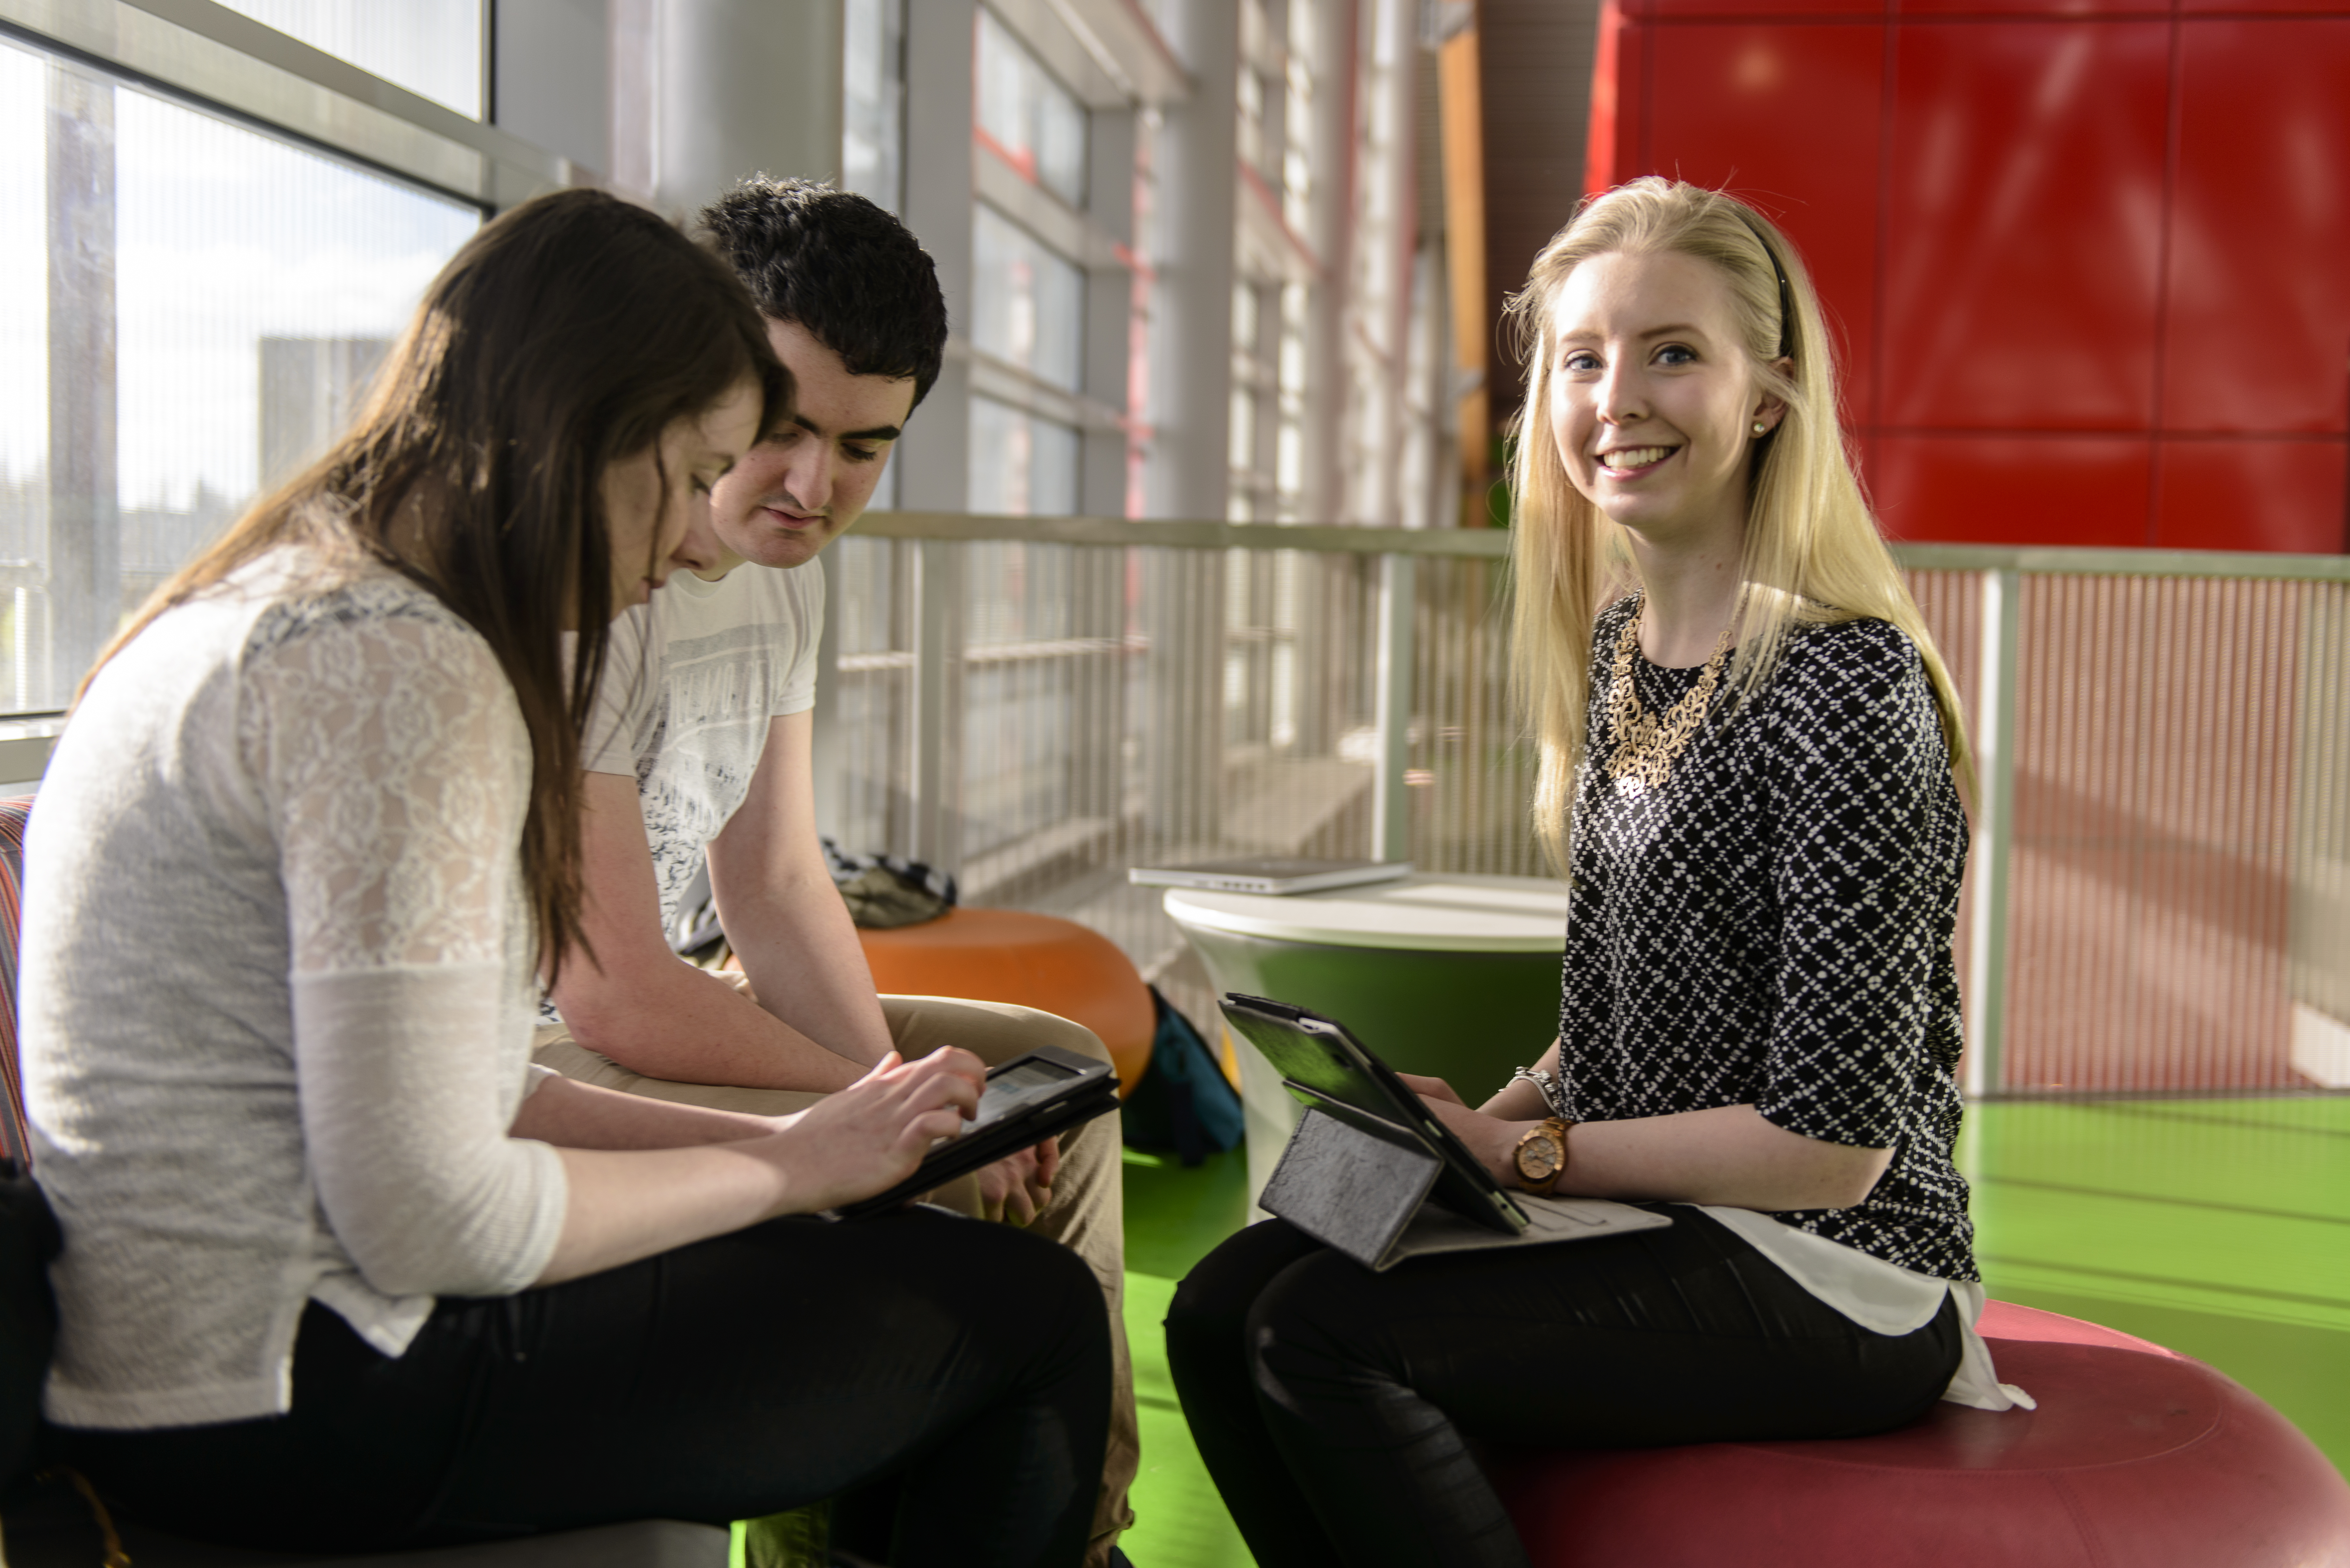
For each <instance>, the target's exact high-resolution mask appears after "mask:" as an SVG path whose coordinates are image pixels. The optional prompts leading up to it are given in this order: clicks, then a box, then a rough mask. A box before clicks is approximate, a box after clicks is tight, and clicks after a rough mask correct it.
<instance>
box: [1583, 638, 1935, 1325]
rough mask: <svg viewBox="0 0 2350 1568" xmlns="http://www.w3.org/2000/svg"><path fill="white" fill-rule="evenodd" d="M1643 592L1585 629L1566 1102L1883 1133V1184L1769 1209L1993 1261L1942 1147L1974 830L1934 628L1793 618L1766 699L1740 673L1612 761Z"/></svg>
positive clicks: (1924, 1257)
mask: <svg viewBox="0 0 2350 1568" xmlns="http://www.w3.org/2000/svg"><path fill="white" fill-rule="evenodd" d="M1634 602H1635V601H1634V600H1632V599H1630V598H1626V599H1622V600H1619V601H1618V602H1617V603H1616V604H1614V605H1611V606H1610V607H1608V608H1607V610H1605V611H1604V612H1602V613H1601V615H1600V617H1599V621H1598V625H1597V627H1596V628H1595V632H1594V636H1593V654H1592V683H1591V685H1592V690H1591V708H1590V721H1589V722H1590V730H1589V734H1590V738H1591V743H1590V747H1589V750H1588V752H1587V753H1586V760H1585V763H1584V765H1583V770H1582V774H1581V776H1580V777H1579V778H1578V779H1577V781H1576V794H1575V845H1574V857H1573V858H1574V873H1575V878H1574V892H1573V896H1572V898H1571V900H1570V902H1569V906H1568V908H1569V913H1568V917H1567V936H1566V962H1565V993H1564V996H1563V999H1562V1002H1561V1004H1560V1016H1559V1027H1560V1039H1561V1040H1562V1042H1563V1044H1562V1047H1561V1051H1560V1064H1561V1073H1560V1077H1561V1079H1562V1082H1563V1086H1564V1088H1565V1094H1566V1098H1567V1109H1568V1114H1569V1115H1570V1116H1574V1117H1575V1118H1576V1119H1579V1120H1592V1121H1615V1120H1621V1119H1624V1118H1627V1117H1632V1116H1661V1115H1666V1114H1669V1113H1672V1112H1677V1111H1694V1110H1704V1109H1708V1108H1711V1107H1712V1106H1732V1105H1747V1104H1752V1105H1753V1106H1755V1107H1756V1108H1757V1109H1758V1110H1760V1111H1761V1113H1762V1114H1763V1116H1764V1117H1765V1118H1767V1119H1768V1120H1770V1121H1771V1122H1772V1123H1773V1124H1774V1125H1776V1126H1778V1127H1784V1128H1786V1129H1787V1130H1788V1131H1790V1132H1794V1133H1800V1134H1802V1135H1804V1137H1814V1138H1820V1139H1823V1140H1825V1141H1827V1142H1830V1143H1841V1144H1849V1145H1855V1146H1857V1147H1867V1148H1887V1147H1889V1148H1891V1149H1892V1150H1893V1151H1894V1153H1893V1161H1892V1164H1891V1166H1890V1167H1889V1168H1887V1171H1886V1173H1885V1175H1884V1178H1883V1179H1881V1180H1879V1181H1878V1182H1877V1188H1876V1189H1875V1190H1874V1191H1873V1192H1872V1193H1870V1195H1869V1198H1868V1200H1867V1201H1866V1202H1865V1203H1862V1204H1860V1205H1858V1206H1857V1207H1856V1208H1851V1209H1841V1210H1805V1211H1802V1212H1795V1213H1784V1214H1773V1215H1772V1216H1771V1218H1772V1219H1773V1220H1779V1221H1780V1222H1782V1223H1783V1224H1787V1225H1792V1226H1794V1227H1796V1228H1797V1229H1800V1230H1804V1231H1811V1232H1813V1233H1814V1234H1816V1235H1819V1236H1822V1237H1825V1238H1826V1239H1827V1240H1829V1241H1837V1242H1841V1243H1843V1244H1844V1245H1846V1246H1848V1247H1852V1248H1855V1249H1856V1250H1858V1251H1862V1252H1866V1253H1867V1254H1868V1255H1870V1256H1871V1257H1875V1258H1880V1259H1882V1260H1884V1261H1885V1262H1889V1263H1893V1264H1896V1265H1898V1266H1899V1267H1901V1268H1905V1269H1914V1270H1916V1271H1918V1272H1921V1273H1926V1274H1930V1275H1933V1276H1935V1277H1936V1278H1939V1279H1948V1280H1972V1279H1975V1278H1977V1277H1978V1276H1977V1274H1976V1272H1975V1264H1974V1253H1973V1247H1972V1241H1973V1233H1974V1231H1973V1226H1972V1225H1971V1224H1970V1222H1969V1220H1968V1219H1967V1184H1966V1179H1965V1178H1963V1177H1961V1176H1960V1174H1959V1172H1958V1170H1957V1168H1956V1167H1954V1166H1953V1165H1952V1164H1951V1159H1950V1151H1951V1146H1952V1145H1953V1143H1954V1142H1955V1141H1956V1140H1957V1137H1958V1131H1959V1094H1958V1087H1957V1085H1956V1084H1955V1083H1954V1082H1953V1080H1952V1076H1951V1075H1952V1073H1953V1071H1954V1070H1955V1069H1956V1067H1957V1065H1958V1061H1959V1047H1960V1032H1959V988H1958V976H1957V973H1956V971H1955V968H1954V966H1953V963H1952V960H1951V955H1950V932H1951V928H1952V925H1953V923H1954V922H1955V921H1956V919H1957V918H1958V905H1959V878H1960V874H1961V872H1962V871H1963V870H1964V869H1965V865H1966V848H1967V828H1966V819H1965V815H1964V813H1963V812H1962V810H1961V809H1960V804H1959V795H1958V790H1957V788H1956V786H1955V785H1954V784H1952V782H1951V778H1950V758H1949V753H1948V751H1947V749H1946V747H1945V746H1944V743H1943V741H1942V735H1941V731H1940V729H1939V725H1938V723H1937V722H1936V717H1935V710H1934V701H1933V693H1932V688H1931V686H1930V685H1929V682H1928V680H1927V679H1926V671H1925V666H1924V664H1923V662H1922V661H1921V660H1920V659H1918V651H1917V649H1915V648H1914V647H1913V646H1912V645H1911V644H1910V642H1909V639H1908V638H1906V637H1904V636H1903V635H1902V634H1901V633H1900V632H1899V631H1898V630H1897V629H1895V628H1893V627H1891V626H1889V625H1887V624H1886V623H1885V622H1883V621H1878V620H1856V621H1847V622H1845V623H1843V624H1841V625H1836V626H1814V627H1799V628H1795V629H1794V630H1793V631H1792V632H1791V633H1790V634H1789V637H1788V639H1787V643H1786V649H1785V652H1784V655H1783V658H1782V659H1781V662H1780V665H1779V668H1778V670H1776V671H1775V672H1774V673H1773V676H1772V678H1771V680H1770V682H1769V684H1768V685H1767V686H1765V687H1764V689H1763V691H1762V692H1761V693H1760V694H1759V696H1757V697H1756V698H1754V699H1752V701H1748V702H1747V703H1745V704H1744V705H1743V706H1742V707H1741V708H1738V709H1735V710H1733V709H1732V707H1731V697H1732V693H1731V689H1730V688H1729V686H1728V685H1727V683H1725V684H1724V686H1723V688H1722V690H1721V691H1719V692H1718V693H1717V694H1716V695H1715V697H1714V700H1713V706H1712V711H1711V714H1710V716H1709V720H1708V722H1707V725H1706V727H1705V728H1704V729H1703V730H1702V731H1700V733H1699V734H1698V735H1697V736H1696V737H1695V738H1694V739H1692V740H1691V741H1690V743H1689V745H1688V747H1687V748H1686V749H1685V750H1684V751H1683V752H1682V753H1681V754H1680V756H1679V759H1678V760H1677V761H1676V762H1675V763H1674V765H1673V772H1672V777H1671V778H1670V779H1669V781H1668V782H1667V783H1666V784H1664V786H1663V787H1662V788H1659V789H1654V790H1650V789H1647V788H1645V787H1644V786H1642V785H1641V784H1639V783H1638V781H1637V780H1631V779H1627V780H1623V781H1620V782H1619V781H1616V780H1611V779H1609V778H1608V777H1607V769H1606V766H1605V760H1606V758H1607V755H1608V753H1609V752H1610V750H1611V749H1612V748H1613V746H1614V744H1615V735H1614V733H1613V732H1612V731H1611V729H1610V727H1609V724H1608V720H1607V700H1608V692H1609V689H1610V680H1611V670H1612V666H1613V663H1614V655H1615V651H1616V646H1617V638H1618V636H1619V635H1620V634H1621V632H1622V629H1623V626H1624V620H1625V618H1626V617H1627V615H1628V614H1629V613H1630V612H1631V609H1632V607H1633V604H1634ZM1632 668H1633V677H1632V678H1633V680H1635V681H1636V682H1637V683H1638V693H1639V698H1640V701H1641V704H1642V706H1644V707H1645V708H1647V709H1648V711H1650V712H1662V711H1665V710H1666V709H1668V708H1669V707H1670V706H1671V705H1672V704H1673V703H1674V702H1675V701H1679V699H1680V697H1681V696H1682V694H1683V693H1685V692H1686V691H1689V690H1690V688H1691V687H1692V686H1694V685H1695V684H1696V683H1697V678H1698V671H1697V670H1665V669H1661V668H1659V667H1658V666H1656V665H1653V664H1650V663H1649V662H1648V660H1647V659H1642V658H1638V657H1636V658H1635V659H1633V661H1632ZM1725 715H1727V717H1725Z"/></svg>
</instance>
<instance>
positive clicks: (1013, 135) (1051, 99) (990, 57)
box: [978, 8, 1086, 207]
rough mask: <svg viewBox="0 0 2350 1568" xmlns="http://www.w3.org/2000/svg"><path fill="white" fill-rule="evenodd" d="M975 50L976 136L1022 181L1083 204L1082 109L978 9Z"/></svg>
mask: <svg viewBox="0 0 2350 1568" xmlns="http://www.w3.org/2000/svg"><path fill="white" fill-rule="evenodd" d="M978 49H979V69H978V78H979V79H978V88H979V106H978V107H979V115H978V118H979V131H980V134H981V135H982V136H983V137H984V138H985V139H987V140H989V141H992V142H993V143H994V151H996V152H997V153H998V154H999V155H1000V156H1001V157H1002V158H1003V160H1004V161H1006V162H1008V163H1010V164H1011V165H1012V166H1013V167H1014V168H1015V169H1017V170H1019V171H1020V172H1021V173H1022V174H1024V175H1025V176H1026V177H1027V178H1028V179H1030V180H1032V181H1034V182H1036V183H1037V184H1039V185H1042V186H1043V187H1044V188H1045V190H1047V191H1050V192H1053V194H1055V196H1058V197H1059V198H1060V199H1061V200H1062V201H1064V202H1067V203H1069V205H1071V206H1072V207H1081V206H1083V205H1085V200H1086V110H1085V106H1084V105H1083V104H1081V103H1079V102H1078V101H1077V99H1076V95H1075V94H1073V93H1071V92H1070V91H1069V89H1068V88H1065V87H1063V86H1062V85H1061V84H1060V83H1059V82H1058V81H1055V79H1054V78H1053V76H1052V74H1051V73H1050V72H1048V71H1046V70H1045V67H1043V66H1042V65H1040V64H1039V63H1037V59H1036V57H1035V56H1034V55H1032V54H1030V53H1029V52H1028V50H1027V49H1026V48H1025V47H1023V46H1022V45H1021V43H1020V41H1019V40H1018V39H1017V38H1015V37H1014V36H1012V34H1011V32H1010V30H1009V29H1007V28H1006V27H1005V26H1003V23H1001V22H999V21H997V20H996V19H995V14H994V13H993V12H992V11H989V10H986V9H985V8H982V9H981V11H980V13H979V44H978Z"/></svg>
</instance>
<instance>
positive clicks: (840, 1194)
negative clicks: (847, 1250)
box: [774, 1046, 987, 1214]
mask: <svg viewBox="0 0 2350 1568" xmlns="http://www.w3.org/2000/svg"><path fill="white" fill-rule="evenodd" d="M986 1077H987V1069H986V1068H985V1067H984V1066H983V1065H982V1064H981V1063H980V1060H979V1058H978V1057H976V1056H974V1055H972V1054H971V1053H970V1052H968V1051H962V1050H958V1049H956V1048H955V1047H953V1046H944V1047H941V1049H939V1050H936V1051H933V1052H931V1054H929V1055H927V1056H923V1057H921V1058H920V1060H917V1061H913V1062H907V1061H903V1060H901V1059H900V1058H899V1056H898V1054H897V1053H895V1052H891V1053H890V1054H888V1055H886V1056H884V1057H882V1058H881V1060H880V1061H879V1062H878V1063H876V1064H874V1067H873V1070H872V1071H871V1072H869V1073H868V1074H866V1075H865V1076H863V1077H862V1078H859V1079H858V1080H857V1082H855V1083H854V1084H851V1085H849V1086H848V1087H847V1088H845V1089H842V1090H841V1091H839V1092H838V1093H837V1094H832V1095H827V1096H825V1097H824V1098H823V1099H821V1100H819V1101H817V1102H816V1104H815V1105H813V1106H809V1107H808V1108H807V1109H806V1110H804V1111H801V1112H799V1113H797V1114H796V1115H795V1116H787V1117H785V1118H783V1125H782V1126H781V1127H780V1128H779V1130H778V1131H777V1133H776V1135H775V1143H774V1148H775V1159H776V1163H777V1164H778V1166H780V1167H781V1168H782V1169H783V1171H784V1173H785V1181H786V1198H785V1203H784V1205H783V1207H782V1208H781V1209H780V1210H778V1211H779V1212H783V1213H798V1214H811V1213H815V1212H816V1211H818V1210H825V1209H832V1208H837V1206H839V1205H840V1204H843V1203H852V1202H855V1201H856V1200H857V1199H859V1198H869V1197H871V1196H872V1195H873V1194H874V1193H876V1192H879V1191H881V1190H883V1189H885V1188H889V1187H891V1186H894V1185H896V1184H897V1183H898V1182H900V1181H903V1180H904V1179H906V1178H907V1177H909V1176H911V1175H912V1174H913V1173H914V1168H915V1167H916V1166H918V1165H920V1163H921V1162H922V1157H923V1156H924V1155H925V1154H928V1153H929V1152H930V1148H931V1144H932V1142H934V1141H935V1140H937V1139H939V1138H942V1137H951V1136H952V1135H953V1134H954V1133H956V1132H958V1131H960V1130H961V1129H962V1125H963V1123H964V1122H965V1121H966V1120H968V1119H969V1118H970V1117H971V1116H972V1114H973V1113H974V1112H975V1111H976V1110H977V1109H978V1108H979V1096H980V1090H981V1088H982V1087H983V1085H984V1083H985V1081H986Z"/></svg>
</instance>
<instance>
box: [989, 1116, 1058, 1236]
mask: <svg viewBox="0 0 2350 1568" xmlns="http://www.w3.org/2000/svg"><path fill="white" fill-rule="evenodd" d="M1060 1171H1061V1146H1060V1144H1059V1143H1058V1142H1057V1141H1055V1139H1052V1138H1046V1139H1045V1141H1044V1142H1043V1143H1040V1144H1038V1145H1037V1146H1036V1147H1035V1148H1024V1149H1022V1150H1021V1151H1020V1152H1019V1153H1017V1154H1014V1155H1007V1156H1005V1157H1004V1158H1002V1159H999V1160H997V1161H996V1162H995V1163H994V1164H993V1165H990V1166H986V1167H983V1168H981V1169H980V1171H979V1172H978V1175H977V1179H978V1182H979V1204H980V1213H981V1215H982V1216H983V1218H985V1219H989V1220H995V1221H997V1222H998V1223H1000V1224H1005V1225H1029V1224H1033V1223H1034V1222H1035V1219H1036V1216H1037V1215H1039V1214H1041V1213H1043V1212H1044V1211H1045V1204H1046V1203H1048V1202H1050V1201H1051V1200H1052V1197H1053V1178H1054V1177H1055V1176H1057V1175H1059V1174H1060Z"/></svg>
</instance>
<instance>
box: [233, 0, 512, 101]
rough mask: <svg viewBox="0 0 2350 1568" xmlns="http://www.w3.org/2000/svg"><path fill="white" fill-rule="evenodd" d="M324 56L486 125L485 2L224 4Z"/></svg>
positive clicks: (282, 0)
mask: <svg viewBox="0 0 2350 1568" xmlns="http://www.w3.org/2000/svg"><path fill="white" fill-rule="evenodd" d="M220 4H222V5H225V6H227V7H228V8H229V9H230V10H232V11H242V12H244V14H245V15H246V16H250V17H252V18H253V19H254V20H255V21H256V22H261V23H265V24H266V25H267V26H272V27H275V28H276V29H277V30H278V31H279V32H281V33H284V34H286V35H288V36H292V37H296V38H299V39H301V40H302V41H303V42H304V43H306V44H307V45H309V46H310V47H312V48H314V49H317V50H318V51H320V52H321V53H323V54H328V55H333V56H334V57H337V58H338V59H344V60H348V61H349V62H350V63H351V64H353V65H355V66H357V67H359V69H361V70H363V71H366V72H368V73H369V74H370V75H372V76H379V77H381V78H383V79H384V80H386V81H388V82H393V83H396V84H397V85H399V86H400V87H404V88H407V89H408V90H409V91H411V92H412V93H414V94H416V95H417V96H418V97H419V98H429V99H432V101H433V102H435V103H439V104H445V105H446V106H448V107H449V108H451V109H455V110H456V111H457V112H458V113H459V114H463V115H471V116H472V117H473V119H481V118H482V96H483V94H482V76H483V72H482V54H483V49H482V39H483V26H484V22H485V21H486V19H487V18H486V16H485V14H484V0H398V4H396V5H386V4H385V3H384V0H220Z"/></svg>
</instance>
